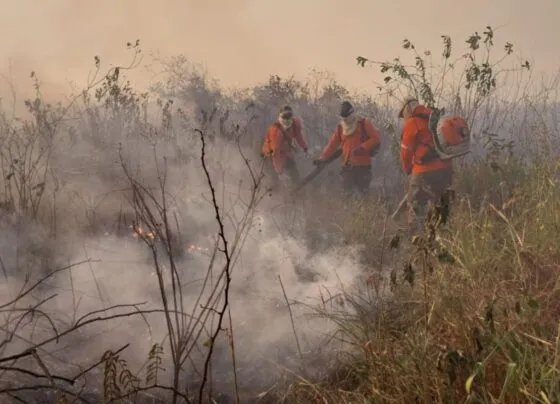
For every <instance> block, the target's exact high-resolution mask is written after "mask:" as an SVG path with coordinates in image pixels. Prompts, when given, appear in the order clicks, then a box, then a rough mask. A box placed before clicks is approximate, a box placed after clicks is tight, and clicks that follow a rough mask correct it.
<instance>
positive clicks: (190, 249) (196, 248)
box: [187, 244, 210, 253]
mask: <svg viewBox="0 0 560 404" xmlns="http://www.w3.org/2000/svg"><path fill="white" fill-rule="evenodd" d="M187 251H188V252H190V253H194V252H209V251H210V249H209V248H205V247H201V246H198V245H194V244H189V245H187Z"/></svg>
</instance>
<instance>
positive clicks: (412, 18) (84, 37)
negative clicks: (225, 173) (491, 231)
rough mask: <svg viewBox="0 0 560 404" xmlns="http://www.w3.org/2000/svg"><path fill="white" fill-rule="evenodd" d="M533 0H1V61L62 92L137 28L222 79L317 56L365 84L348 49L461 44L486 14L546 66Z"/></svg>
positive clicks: (140, 77) (20, 81) (109, 59)
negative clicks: (446, 40)
mask: <svg viewBox="0 0 560 404" xmlns="http://www.w3.org/2000/svg"><path fill="white" fill-rule="evenodd" d="M538 3H539V6H538V7H529V6H528V5H527V3H526V2H522V1H520V0H514V1H511V0H496V1H492V2H486V1H482V0H476V1H470V2H468V3H457V4H455V3H453V2H448V1H443V0H427V1H425V2H423V3H422V7H418V4H417V2H413V1H412V0H404V1H399V2H398V3H386V4H385V3H382V4H380V3H376V2H371V1H367V0H350V1H345V2H341V1H337V0H308V1H304V2H302V1H298V0H284V1H282V2H277V1H271V0H261V1H257V0H254V1H250V0H238V1H231V2H230V1H220V0H205V1H193V0H187V1H181V0H162V1H158V2H157V3H156V2H152V1H148V0H122V1H118V2H115V1H110V0H101V1H95V2H74V1H69V0H66V1H65V0H52V1H49V2H36V1H32V0H21V1H17V2H14V1H9V0H4V1H2V2H1V4H2V13H1V15H0V59H1V60H2V64H1V65H0V71H1V72H2V73H3V75H4V77H9V78H11V80H12V82H13V83H14V84H15V88H16V89H17V90H18V91H21V92H22V91H27V90H28V87H29V86H30V83H29V79H28V75H29V72H30V71H31V70H34V71H36V72H37V73H38V74H39V77H40V78H41V80H42V81H43V82H44V85H45V86H47V85H48V86H49V87H48V88H49V90H50V93H55V92H56V93H57V94H59V95H62V94H64V93H66V91H68V89H69V88H70V84H69V83H70V82H75V83H76V85H77V86H78V87H81V86H83V84H84V82H85V80H86V77H87V71H88V70H90V69H91V67H92V63H93V56H94V55H99V56H100V57H101V58H102V59H103V60H104V61H105V62H106V63H116V64H118V63H121V61H122V58H123V46H124V44H125V43H126V42H127V41H134V40H136V39H140V40H141V43H142V48H143V50H144V51H145V52H146V53H157V54H160V55H165V56H170V55H177V54H185V55H187V56H188V57H189V58H190V59H191V60H193V61H195V62H197V63H198V62H200V63H203V64H204V65H205V66H206V67H207V68H208V69H209V71H210V73H211V74H212V75H213V76H214V77H216V78H218V79H219V80H220V82H221V84H222V85H224V86H227V87H232V86H243V87H244V86H250V85H254V84H256V82H262V81H264V80H266V79H267V78H268V75H269V74H279V75H281V76H288V75H291V74H296V75H299V76H302V75H305V74H307V73H308V72H309V70H310V69H311V68H313V67H316V68H318V69H320V70H328V71H331V72H332V73H334V74H335V75H336V77H337V79H338V80H339V81H340V82H341V83H342V84H344V85H347V86H350V87H353V88H359V89H361V90H365V91H371V92H374V91H375V85H374V83H373V82H372V81H373V80H379V78H380V77H379V75H378V74H377V73H376V72H375V70H374V69H365V70H364V69H359V68H358V67H357V66H356V64H355V57H356V56H358V55H363V56H366V57H370V58H372V59H376V60H386V59H391V58H393V57H395V56H398V55H399V54H400V52H401V51H400V45H401V42H402V40H403V39H404V38H409V39H411V40H413V41H414V42H415V43H417V45H418V47H419V48H421V49H426V48H430V49H432V50H437V49H439V47H440V35H442V34H447V35H450V36H451V37H452V38H453V39H454V40H455V44H456V45H457V46H462V44H461V45H459V44H460V43H463V38H466V37H467V35H469V34H471V33H472V32H473V31H474V30H482V28H483V27H485V26H486V25H488V24H490V25H492V26H493V27H494V28H499V30H500V31H499V36H500V38H501V39H502V40H503V41H504V42H505V41H506V40H507V41H510V42H512V43H514V44H515V45H516V47H518V48H519V49H521V50H522V53H523V56H524V58H526V59H529V60H532V59H533V58H535V59H536V60H538V62H539V64H538V65H536V66H535V67H536V69H537V70H542V71H549V72H550V71H553V70H555V69H556V66H557V65H558V62H559V56H558V55H557V53H556V52H550V49H554V46H555V38H556V37H557V35H556V34H557V26H556V21H555V16H556V15H557V14H558V11H560V5H559V4H558V2H555V1H553V0H541V1H540V2H538ZM144 62H145V64H150V61H149V60H148V58H147V59H145V60H144ZM157 73H159V71H158V69H155V70H154V71H151V72H150V71H149V69H146V70H144V71H143V72H141V73H140V72H135V75H134V78H135V85H138V86H140V85H145V84H147V83H148V82H149V81H151V80H152V79H153V74H157ZM6 85H7V83H6V82H5V81H4V82H3V83H2V88H1V91H2V94H3V95H4V96H6V94H7V92H8V91H9V88H8V87H7V86H6ZM45 91H46V90H45ZM8 94H9V92H8Z"/></svg>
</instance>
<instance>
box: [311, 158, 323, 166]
mask: <svg viewBox="0 0 560 404" xmlns="http://www.w3.org/2000/svg"><path fill="white" fill-rule="evenodd" d="M322 164H324V161H323V160H321V159H315V160H313V165H314V166H320V165H322Z"/></svg>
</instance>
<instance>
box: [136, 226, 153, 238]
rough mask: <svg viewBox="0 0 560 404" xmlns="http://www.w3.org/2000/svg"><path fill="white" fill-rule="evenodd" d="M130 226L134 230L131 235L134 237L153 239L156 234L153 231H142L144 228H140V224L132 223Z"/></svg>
mask: <svg viewBox="0 0 560 404" xmlns="http://www.w3.org/2000/svg"><path fill="white" fill-rule="evenodd" d="M132 228H133V230H134V233H132V237H134V238H139V237H141V238H143V239H145V240H146V239H149V240H153V239H154V238H155V237H156V235H155V234H154V233H153V232H151V231H144V230H142V228H141V227H140V226H135V225H133V226H132Z"/></svg>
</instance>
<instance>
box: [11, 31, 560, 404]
mask: <svg viewBox="0 0 560 404" xmlns="http://www.w3.org/2000/svg"><path fill="white" fill-rule="evenodd" d="M497 43H498V40H497V38H496V37H495V32H494V31H493V30H492V28H491V27H486V28H485V29H484V30H483V32H482V33H478V32H475V33H474V34H473V35H471V36H469V37H468V38H467V39H466V41H463V42H462V43H455V42H453V41H452V39H451V38H450V37H449V36H446V35H443V36H442V44H443V46H442V50H441V52H440V53H439V54H434V53H433V52H432V51H429V50H424V51H421V50H419V48H418V47H417V45H416V44H414V43H413V42H412V41H411V40H408V39H405V40H404V41H403V52H404V56H402V57H399V58H395V59H394V60H392V61H374V60H371V59H368V58H366V57H362V56H360V57H358V58H357V64H358V66H361V67H364V68H365V67H368V66H373V67H375V68H377V69H378V70H379V71H380V72H381V73H382V74H383V80H382V82H381V83H379V84H378V90H379V92H378V94H375V95H374V96H367V95H364V94H351V93H350V92H349V91H348V90H347V89H345V88H344V87H343V86H342V85H341V84H340V83H338V82H337V81H336V80H335V79H334V78H333V77H331V76H330V75H329V74H327V73H323V72H318V71H313V72H311V73H310V75H309V77H307V79H306V80H299V79H296V78H294V77H290V78H281V77H278V76H276V75H273V76H271V77H270V80H269V81H268V82H266V83H264V84H261V85H259V86H257V87H255V88H251V89H236V90H235V91H230V92H226V91H224V90H222V89H220V88H219V86H217V84H216V83H214V82H213V81H212V79H211V78H210V77H209V76H208V75H207V74H206V73H205V72H204V71H203V70H202V69H200V68H198V67H197V66H196V65H195V64H193V63H192V62H191V61H189V60H188V59H187V58H186V57H182V56H180V57H175V58H171V59H168V60H163V61H161V65H162V68H163V70H164V72H165V76H164V77H165V79H164V80H162V81H161V82H158V83H156V84H154V85H153V87H152V88H151V90H150V91H149V92H146V93H141V94H139V93H137V92H136V91H135V89H134V88H133V87H132V86H131V84H130V83H129V82H128V81H127V79H126V72H127V71H129V70H132V69H134V68H135V67H136V66H138V64H139V63H140V60H141V58H142V52H141V48H140V42H139V41H136V42H131V43H128V44H127V49H128V51H129V52H131V55H132V56H131V62H130V64H128V65H126V66H120V67H113V68H111V69H109V70H108V71H105V70H104V68H103V61H102V60H100V59H99V58H98V57H95V58H94V72H95V73H94V74H93V75H92V76H91V80H90V82H89V84H88V85H87V87H86V88H85V89H84V90H83V91H81V92H79V93H77V94H75V95H74V96H73V98H71V99H70V100H69V101H66V102H64V103H57V104H51V103H49V102H48V101H47V99H48V97H45V96H43V94H42V93H41V85H40V80H39V78H38V77H37V76H36V75H35V74H32V75H31V79H32V80H33V82H32V84H33V86H34V88H35V90H36V95H35V97H34V98H33V99H30V100H27V101H25V107H26V108H27V111H26V113H25V114H24V115H25V116H22V117H17V116H12V115H10V114H9V113H8V112H6V111H7V110H5V111H4V112H2V114H1V115H0V171H1V173H2V186H1V187H0V204H1V205H0V226H2V234H3V235H4V236H3V238H2V244H1V245H0V268H1V269H2V274H1V276H2V277H3V285H2V286H1V294H0V311H1V314H2V319H1V320H0V323H1V324H2V325H1V331H2V340H1V341H0V374H1V378H0V396H1V397H2V398H1V399H2V402H27V403H40V402H57V403H70V402H85V403H90V402H91V403H99V402H103V403H127V402H135V403H143V402H145V403H155V402H162V403H163V402H172V403H213V402H217V403H230V402H231V403H252V402H255V403H257V402H259V403H276V402H286V403H292V402H298V403H315V402H324V403H362V402H363V403H402V402H406V403H414V402H418V403H419V402H422V403H434V402H440V403H459V402H470V403H490V402H492V403H498V402H499V403H526V402H534V403H547V404H548V403H557V402H559V400H560V384H558V379H559V378H560V374H559V373H558V372H559V370H560V368H559V366H560V363H559V359H558V358H559V357H560V352H559V349H560V345H559V342H558V341H559V340H560V335H559V328H558V313H559V309H560V300H559V299H560V296H559V295H558V288H557V281H558V273H559V271H558V270H559V267H558V262H559V258H560V255H559V247H558V246H559V245H560V240H559V239H558V237H559V236H558V234H559V231H558V230H559V228H560V198H559V196H560V195H559V193H558V192H559V191H558V178H559V176H558V169H559V165H558V159H557V156H558V152H559V145H560V143H559V139H560V133H559V132H558V121H557V120H558V118H557V117H558V102H557V100H556V99H555V98H554V97H555V96H556V86H557V81H556V80H552V81H551V82H550V84H549V85H548V86H544V87H539V88H536V85H535V84H534V83H533V79H532V76H531V74H532V70H531V66H530V65H529V63H528V62H526V61H524V60H522V59H520V58H518V56H517V54H516V52H515V49H514V45H513V44H511V43H509V42H505V43H504V44H503V45H501V46H498V45H497ZM350 62H351V61H350ZM357 68H358V67H357ZM410 94H413V95H415V96H417V97H418V98H419V99H420V100H421V102H423V103H425V104H426V105H429V106H436V107H445V108H446V110H448V111H453V112H456V113H459V114H461V115H462V116H464V117H466V118H467V119H468V121H469V124H470V125H471V127H472V128H473V133H474V134H475V135H474V145H473V150H472V153H470V154H469V155H467V156H464V157H461V158H460V160H458V161H457V162H456V164H455V179H454V196H453V198H451V199H450V200H444V201H442V203H441V204H440V205H438V206H435V207H433V208H432V210H431V212H430V214H429V215H428V218H427V220H426V223H425V231H424V232H423V233H422V234H421V235H419V236H416V237H414V238H413V239H411V240H408V239H406V237H405V236H404V235H403V233H402V232H401V231H400V229H401V225H402V223H401V221H400V219H398V218H397V219H393V218H391V213H392V212H393V210H394V209H395V207H396V206H397V204H398V202H399V201H400V200H401V198H402V196H403V193H404V189H405V184H406V178H405V176H404V175H403V174H402V173H401V170H400V167H399V161H398V153H399V145H400V126H399V125H400V124H399V122H398V121H397V118H396V113H395V104H394V100H395V98H397V99H398V98H404V97H405V96H407V95H410ZM347 98H351V99H352V101H353V102H354V104H355V105H356V106H357V108H358V109H359V110H360V112H361V113H363V114H364V115H365V116H367V117H369V118H372V120H373V122H374V123H375V124H376V125H377V126H378V127H379V129H380V130H381V132H382V135H383V137H382V149H381V151H380V152H379V153H378V154H377V155H376V156H375V157H374V167H373V170H374V181H373V183H372V187H371V193H370V195H369V196H368V198H367V199H365V200H361V201H354V202H352V203H350V204H348V203H344V202H343V201H342V200H341V198H340V184H339V181H338V175H337V167H335V166H336V163H334V164H332V167H328V168H327V169H325V170H324V172H323V173H321V174H320V175H319V176H318V177H317V178H316V179H315V180H314V181H312V182H311V183H310V184H308V185H307V186H306V187H305V188H304V192H302V193H301V194H298V196H297V197H291V196H290V195H286V194H283V193H281V192H276V191H271V190H270V189H268V188H267V182H266V177H265V176H264V171H263V161H262V159H261V157H260V155H259V149H260V146H261V142H262V139H263V136H264V133H265V131H266V128H267V126H268V125H269V124H270V122H272V120H274V119H275V118H276V114H277V111H278V109H279V108H280V107H281V106H282V105H285V104H289V105H291V106H292V108H293V109H294V111H295V112H296V114H297V115H299V116H301V117H302V119H303V123H304V132H303V133H304V136H305V137H306V140H307V142H308V144H309V146H310V151H311V154H313V155H315V154H318V153H319V152H320V150H321V148H322V147H323V146H324V144H325V142H326V141H327V139H328V135H329V134H330V133H331V131H332V130H333V129H334V127H335V126H336V124H337V123H338V122H337V120H338V118H337V116H336V111H337V108H338V106H339V103H340V101H341V100H342V99H347ZM4 101H5V100H4ZM296 160H297V163H298V165H299V167H300V170H301V171H302V172H304V173H305V172H306V171H310V170H311V168H312V165H311V161H309V160H307V159H305V158H304V157H303V156H302V155H301V154H297V153H296ZM309 296H312V297H313V299H311V300H310V299H308V298H309ZM310 325H315V326H316V327H315V329H314V333H313V332H311V331H310V330H309V329H307V327H308V326H310Z"/></svg>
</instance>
